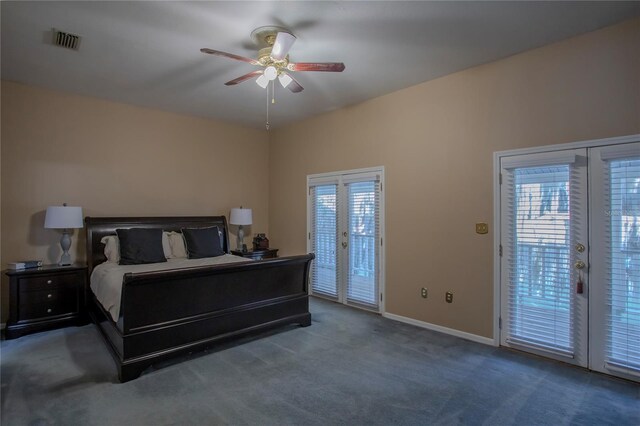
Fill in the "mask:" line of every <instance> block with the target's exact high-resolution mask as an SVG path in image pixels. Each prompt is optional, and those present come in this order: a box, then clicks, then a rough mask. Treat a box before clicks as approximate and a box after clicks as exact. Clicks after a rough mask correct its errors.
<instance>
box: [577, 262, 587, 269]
mask: <svg viewBox="0 0 640 426" xmlns="http://www.w3.org/2000/svg"><path fill="white" fill-rule="evenodd" d="M585 266H587V265H586V264H585V263H584V262H583V261H582V260H578V261H577V262H576V263H575V267H576V269H584V267H585Z"/></svg>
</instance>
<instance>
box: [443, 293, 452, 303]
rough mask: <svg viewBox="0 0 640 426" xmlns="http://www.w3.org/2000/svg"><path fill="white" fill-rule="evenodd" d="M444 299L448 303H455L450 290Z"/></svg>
mask: <svg viewBox="0 0 640 426" xmlns="http://www.w3.org/2000/svg"><path fill="white" fill-rule="evenodd" d="M444 300H446V301H447V303H453V293H452V292H450V291H448V292H447V294H446V295H445V296H444Z"/></svg>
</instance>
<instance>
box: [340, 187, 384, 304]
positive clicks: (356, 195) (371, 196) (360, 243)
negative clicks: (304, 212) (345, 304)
mask: <svg viewBox="0 0 640 426" xmlns="http://www.w3.org/2000/svg"><path fill="white" fill-rule="evenodd" d="M378 185H379V184H378V182H375V181H370V182H357V183H350V184H348V185H347V189H348V210H349V214H348V226H349V270H348V283H347V300H348V301H350V302H355V303H358V304H363V305H366V306H369V307H377V306H378V267H377V263H378V262H377V259H378V244H377V243H376V242H377V241H378V238H377V236H378V210H379V192H378Z"/></svg>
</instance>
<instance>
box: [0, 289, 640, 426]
mask: <svg viewBox="0 0 640 426" xmlns="http://www.w3.org/2000/svg"><path fill="white" fill-rule="evenodd" d="M311 307H312V308H311V312H312V315H313V325H312V326H311V327H307V328H300V327H284V328H281V329H279V330H277V331H274V332H272V333H268V334H266V335H265V334H263V335H261V336H259V337H254V338H248V339H243V340H242V341H241V342H237V343H233V344H227V345H224V346H222V347H218V348H216V349H215V350H211V351H209V352H207V353H202V354H198V355H192V356H189V357H183V358H181V359H180V362H171V363H165V364H164V365H162V366H159V367H158V368H154V369H151V370H148V371H146V372H145V373H144V374H143V375H142V376H141V377H140V378H139V379H137V380H134V381H131V382H128V383H125V384H119V383H117V380H116V379H117V377H116V369H115V366H114V364H113V361H112V359H111V357H110V355H109V353H108V352H107V348H106V347H105V346H104V343H103V342H102V340H101V337H100V335H99V334H98V331H97V330H96V329H95V327H94V326H93V325H87V326H84V327H70V328H65V329H61V330H54V331H50V332H45V333H39V334H34V335H31V336H25V337H22V338H20V339H16V340H11V341H3V342H2V343H1V352H0V355H1V357H2V359H1V371H0V373H1V379H2V417H1V421H2V425H3V426H10V425H32V426H36V425H214V424H232V425H242V424H250V425H287V424H292V425H334V424H335V425H339V424H340V425H360V424H367V425H373V424H379V425H396V424H397V425H427V424H428V425H432V424H433V425H439V424H442V425H457V424H469V425H476V424H477V425H511V424H517V425H565V424H566V425H569V424H571V425H590V424H593V425H605V424H610V425H640V386H639V385H637V384H634V383H630V382H625V381H622V380H617V379H614V378H610V377H607V376H603V375H600V374H596V373H590V372H587V371H584V370H582V369H578V368H574V367H569V366H567V365H564V364H560V363H556V362H553V361H547V360H544V359H540V358H535V357H531V356H528V355H523V354H520V353H515V352H511V351H508V350H506V349H498V348H493V347H490V346H485V345H481V344H477V343H473V342H469V341H465V340H462V339H458V338H455V337H451V336H448V335H444V334H440V333H436V332H432V331H428V330H423V329H420V328H416V327H413V326H410V325H406V324H402V323H398V322H395V321H391V320H388V319H385V318H382V317H380V316H378V315H373V314H370V313H367V312H362V311H359V310H355V309H351V308H347V307H344V306H341V305H338V304H335V303H331V302H326V301H322V300H317V299H313V300H312V303H311Z"/></svg>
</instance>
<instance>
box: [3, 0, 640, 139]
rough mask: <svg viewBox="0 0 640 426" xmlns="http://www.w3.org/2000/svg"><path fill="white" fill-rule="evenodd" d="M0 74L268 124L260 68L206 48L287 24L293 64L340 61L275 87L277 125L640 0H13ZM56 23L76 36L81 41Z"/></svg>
mask: <svg viewBox="0 0 640 426" xmlns="http://www.w3.org/2000/svg"><path fill="white" fill-rule="evenodd" d="M0 5H1V19H2V22H1V23H2V27H1V30H2V52H1V53H2V57H1V59H2V70H1V72H2V79H5V80H11V81H18V82H22V83H27V84H33V85H37V86H42V87H46V88H51V89H56V90H63V91H69V92H74V93H78V94H82V95H88V96H95V97H98V98H103V99H110V100H114V101H118V102H124V103H128V104H134V105H140V106H145V107H151V108H156V109H161V110H166V111H173V112H177V113H182V114H188V115H194V116H200V117H208V118H215V119H219V120H224V121H229V122H233V123H237V124H241V125H244V126H250V127H256V128H264V124H265V115H266V104H267V95H266V91H265V90H264V89H262V88H260V87H259V86H258V85H257V84H255V83H254V82H253V81H252V80H249V81H246V82H244V83H241V84H239V85H237V86H225V85H224V83H225V82H226V81H229V80H231V79H233V78H235V77H238V76H240V75H243V74H245V73H248V72H250V71H252V70H254V69H256V67H255V66H252V65H250V64H248V63H244V62H238V61H233V60H230V59H228V58H223V57H216V56H211V55H206V54H203V53H201V52H200V48H202V47H209V48H212V49H216V50H222V51H225V52H230V53H235V54H238V55H242V56H247V57H251V58H255V57H257V55H256V54H257V52H256V50H255V49H254V48H253V47H252V42H251V38H250V33H251V31H252V30H253V29H255V28H257V27H260V26H264V25H278V26H282V27H286V28H288V29H290V30H291V31H292V32H293V33H294V34H295V35H296V37H297V41H296V43H295V44H294V46H293V48H292V49H291V51H290V56H291V61H292V62H344V63H345V65H346V69H345V71H344V72H342V73H324V72H298V73H295V77H296V79H297V80H298V81H299V82H300V84H301V85H302V86H304V88H305V90H304V91H302V92H301V93H297V94H294V93H291V92H289V91H288V90H285V89H282V88H281V87H279V86H278V85H276V104H275V105H273V106H272V107H271V109H270V121H271V125H272V128H275V127H278V126H282V125H284V124H287V123H292V122H294V121H298V120H301V119H304V118H307V117H310V116H313V115H316V114H321V113H323V112H326V111H331V110H334V109H337V108H341V107H344V106H347V105H352V104H356V103H359V102H362V101H364V100H367V99H370V98H373V97H377V96H380V95H383V94H386V93H390V92H393V91H396V90H399V89H402V88H405V87H409V86H412V85H415V84H417V83H420V82H423V81H427V80H431V79H434V78H437V77H440V76H443V75H446V74H450V73H453V72H456V71H460V70H463V69H465V68H469V67H472V66H475V65H479V64H483V63H487V62H490V61H494V60H497V59H500V58H504V57H507V56H510V55H513V54H515V53H518V52H522V51H525V50H528V49H531V48H535V47H539V46H543V45H545V44H549V43H552V42H555V41H558V40H562V39H565V38H568V37H571V36H574V35H577V34H580V33H584V32H588V31H592V30H595V29H597V28H601V27H604V26H607V25H611V24H614V23H616V22H619V21H622V20H625V19H628V18H631V17H634V16H639V15H640V2H638V1H631V2H611V1H604V2H524V1H511V2H481V1H472V2H426V1H412V2H399V1H348V2H344V1H319V2H317V1H298V2H292V1H259V2H240V1H228V2H226V1H219V2H152V1H149V2H142V1H141V2H116V1H113V2H111V1H108V2H106V1H105V2H103V1H90V2H57V1H47V2H31V1H23V2H8V1H2V2H1V3H0ZM51 28H57V29H60V30H64V31H68V32H72V33H76V34H80V35H81V36H82V42H81V45H80V50H79V51H77V52H76V51H70V50H66V49H63V48H60V47H55V46H53V45H51Z"/></svg>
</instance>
